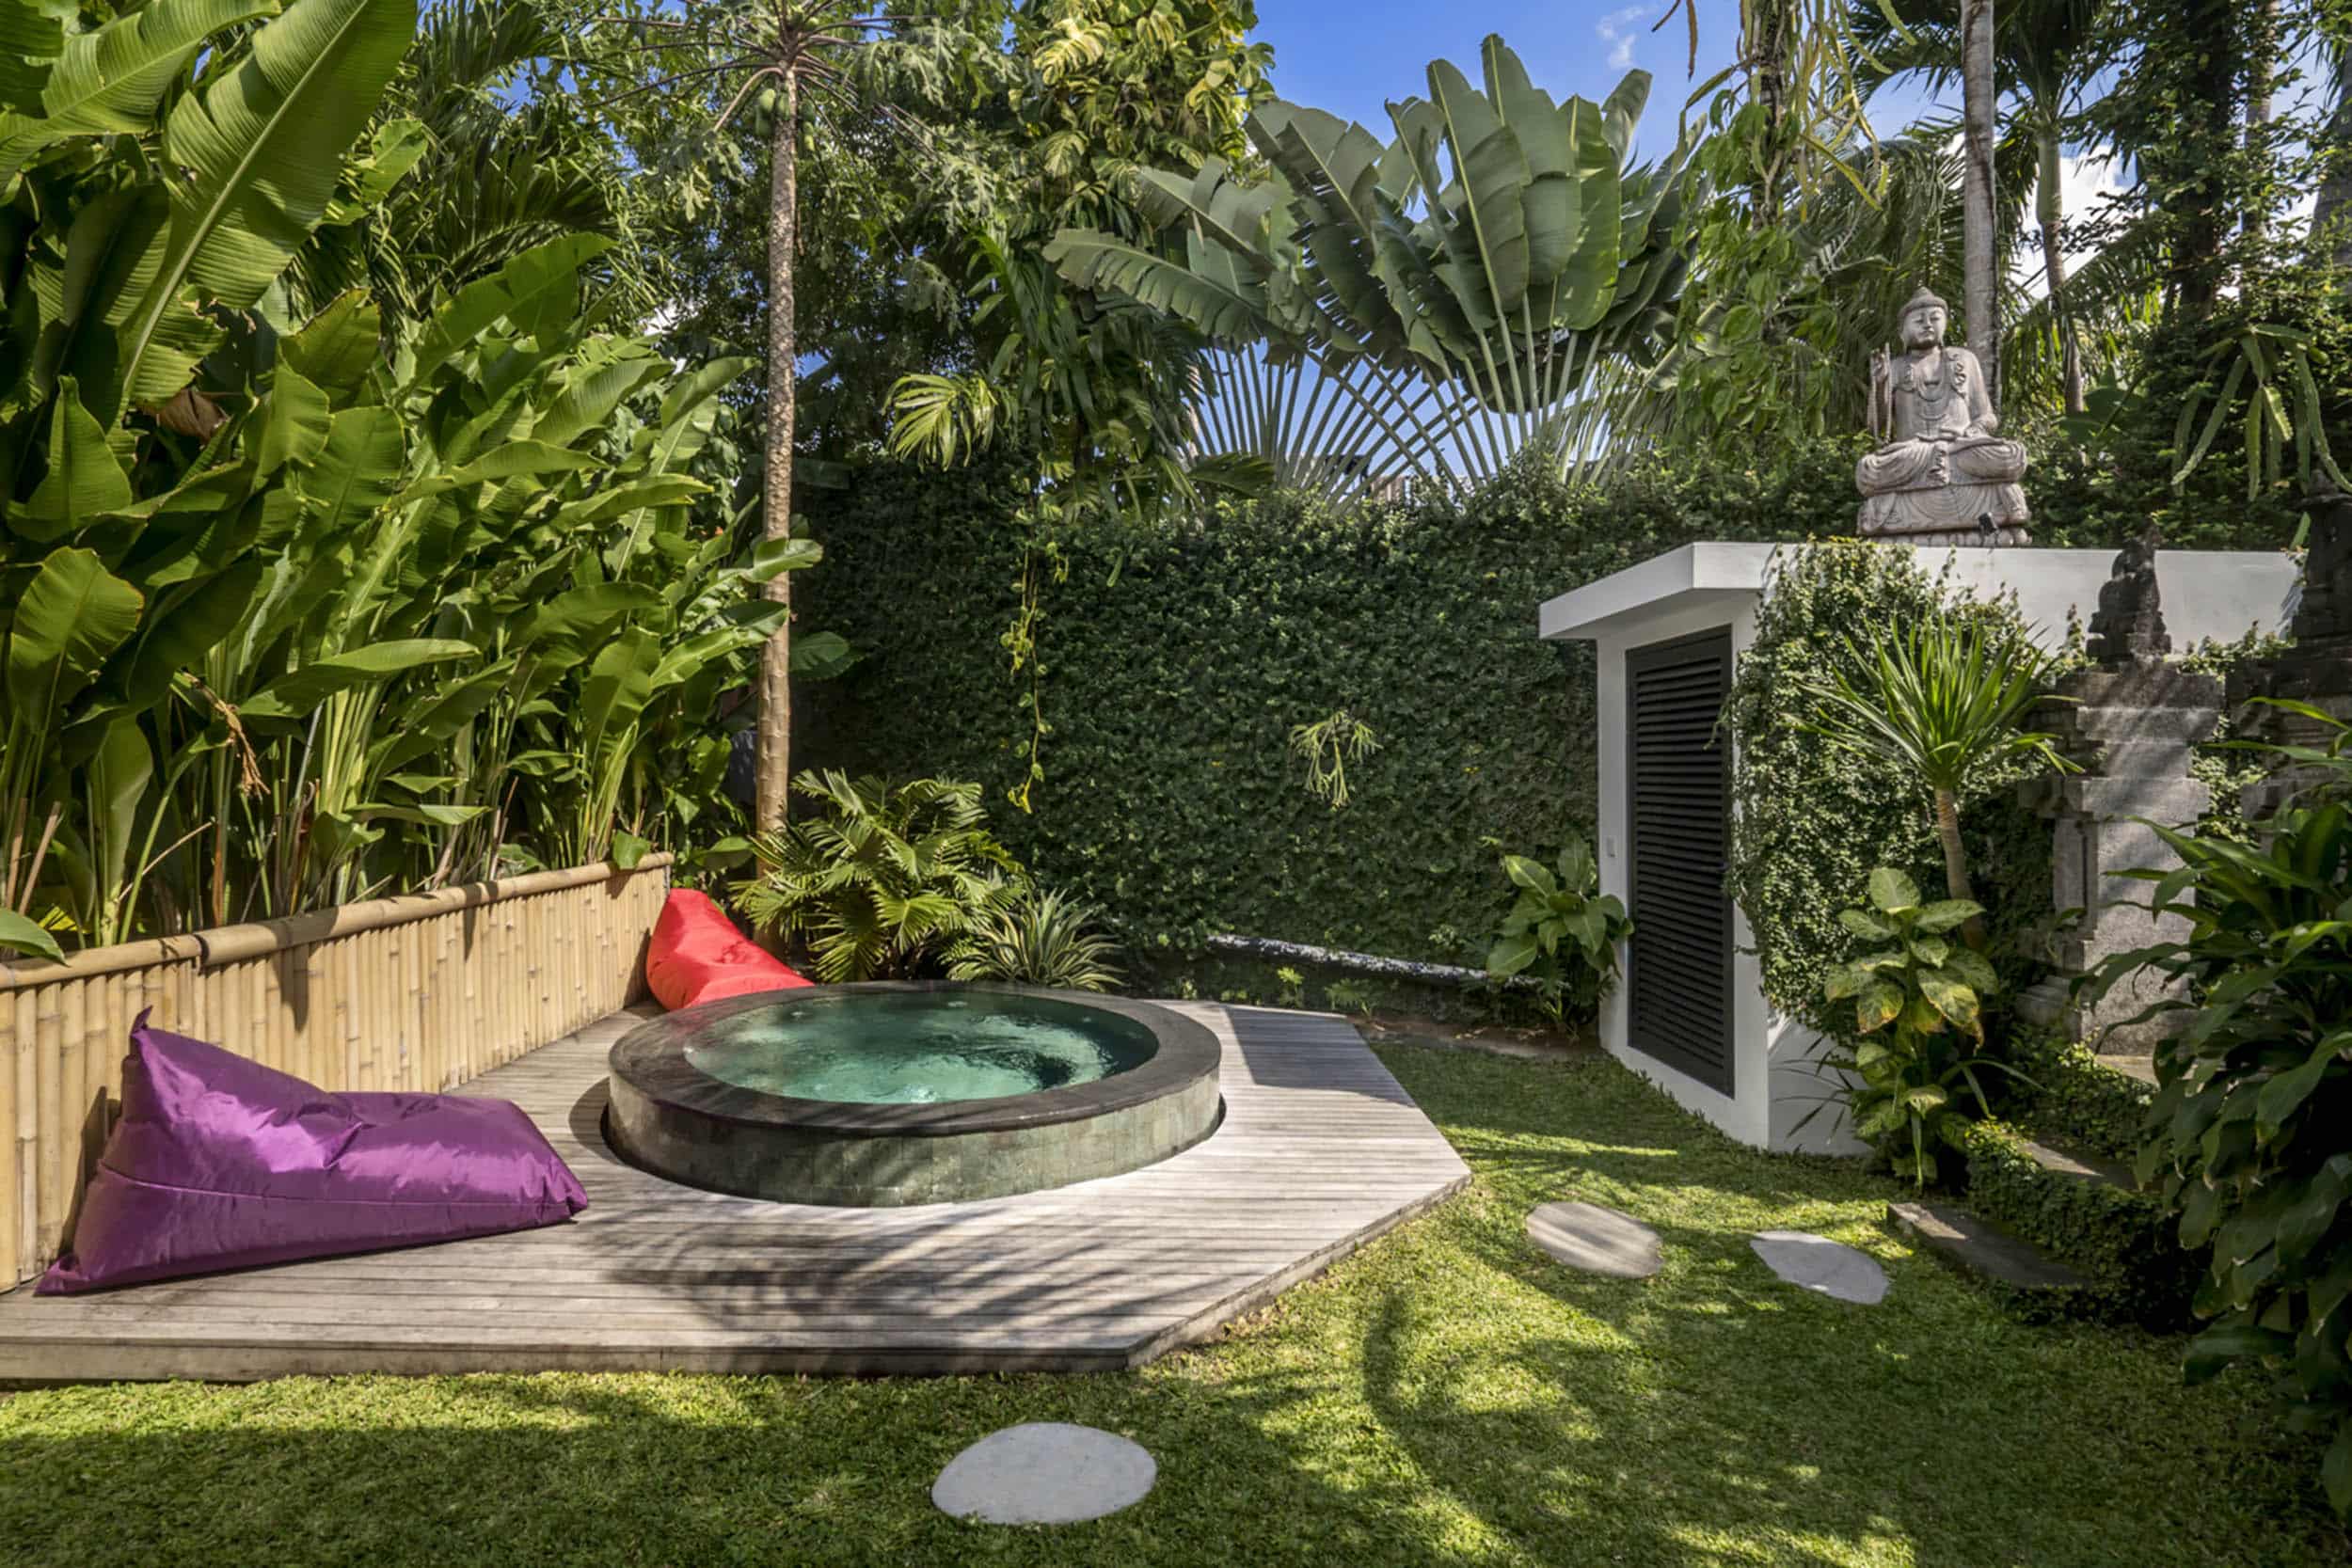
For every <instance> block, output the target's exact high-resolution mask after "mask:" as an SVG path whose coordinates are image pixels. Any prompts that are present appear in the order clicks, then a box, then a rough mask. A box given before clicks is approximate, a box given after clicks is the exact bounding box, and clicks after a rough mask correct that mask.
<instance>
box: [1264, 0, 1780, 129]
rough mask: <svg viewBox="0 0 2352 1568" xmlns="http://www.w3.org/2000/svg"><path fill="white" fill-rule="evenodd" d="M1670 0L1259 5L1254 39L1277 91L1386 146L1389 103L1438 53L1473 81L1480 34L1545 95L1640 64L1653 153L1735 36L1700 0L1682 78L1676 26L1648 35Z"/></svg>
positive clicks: (1730, 24)
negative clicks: (1507, 48)
mask: <svg viewBox="0 0 2352 1568" xmlns="http://www.w3.org/2000/svg"><path fill="white" fill-rule="evenodd" d="M1668 3H1669V0H1647V3H1645V4H1642V5H1625V4H1622V3H1612V0H1578V3H1575V4H1569V5H1563V4H1560V3H1559V0H1551V3H1549V4H1537V3H1535V0H1469V3H1461V0H1455V3H1452V4H1449V3H1446V0H1438V3H1436V4H1432V3H1431V0H1258V37H1260V38H1261V39H1263V40H1266V41H1267V42H1269V43H1271V44H1273V45H1274V90H1275V91H1276V92H1277V93H1278V94H1279V95H1280V96H1281V97H1283V98H1286V99H1289V100H1290V101H1291V102H1293V103H1308V104H1312V105H1313V106H1314V107H1316V108H1318V109H1327V110H1329V111H1331V112H1332V113H1333V114H1339V115H1344V116H1346V117H1347V118H1349V119H1356V120H1360V121H1361V122H1363V123H1364V124H1365V125H1367V126H1369V127H1371V128H1372V130H1374V131H1375V133H1377V134H1379V135H1381V136H1382V137H1383V138H1384V139H1385V138H1386V137H1387V136H1388V135H1390V134H1391V132H1390V127H1389V119H1388V115H1387V111H1386V110H1385V109H1384V108H1383V104H1384V103H1386V102H1387V100H1389V99H1391V98H1401V97H1403V96H1405V95H1406V94H1407V93H1419V94H1425V93H1426V91H1427V88H1426V87H1425V86H1424V85H1423V84H1424V81H1425V72H1426V68H1427V66H1428V64H1429V62H1430V61H1431V60H1432V59H1436V58H1438V57H1440V56H1442V57H1444V58H1446V59H1450V60H1452V61H1453V62H1454V64H1455V65H1457V66H1460V67H1461V68H1462V70H1463V71H1464V73H1465V74H1467V75H1468V76H1469V77H1470V79H1471V80H1472V81H1476V80H1478V76H1479V68H1478V45H1479V41H1480V40H1483V39H1484V38H1485V37H1486V35H1487V34H1488V33H1501V34H1502V37H1503V40H1504V41H1506V42H1507V43H1509V44H1510V45H1511V47H1512V48H1513V49H1514V50H1516V51H1518V55H1519V58H1521V59H1522V60H1525V61H1526V62H1527V73H1528V74H1529V75H1530V76H1531V77H1533V78H1534V81H1535V83H1536V85H1537V86H1539V87H1543V88H1545V89H1546V90H1547V91H1549V92H1550V93H1551V94H1552V95H1553V96H1555V97H1565V96H1566V95H1567V94H1569V93H1581V94H1583V95H1584V96H1585V97H1587V98H1590V99H1593V100H1595V101H1598V100H1600V99H1602V98H1605V97H1607V96H1608V95H1609V92H1610V90H1611V89H1612V88H1613V87H1615V86H1616V85H1617V83H1618V82H1619V81H1620V80H1621V79H1622V78H1623V77H1624V75H1625V73H1626V72H1627V71H1629V70H1631V69H1633V68H1635V67H1637V66H1638V67H1639V68H1641V69H1642V70H1645V71H1649V72H1650V73H1651V74H1652V75H1654V76H1655V77H1656V78H1657V81H1656V82H1655V83H1654V84H1653V85H1652V87H1651V89H1650V106H1649V109H1648V111H1647V112H1646V113H1645V114H1644V115H1643V117H1642V120H1643V130H1644V133H1645V134H1644V135H1643V138H1642V139H1643V144H1644V146H1645V148H1646V149H1648V150H1653V151H1655V150H1661V149H1662V148H1663V147H1664V146H1665V145H1668V144H1669V143H1670V141H1671V138H1672V136H1673V134H1674V119H1675V116H1676V114H1677V113H1678V112H1679V110H1680V109H1681V106H1682V101H1683V100H1684V99H1685V98H1687V97H1689V96H1690V93H1691V88H1692V87H1695V86H1696V85H1697V84H1698V82H1703V81H1705V80H1707V78H1708V77H1709V76H1711V75H1713V74H1714V73H1715V72H1716V71H1720V70H1721V69H1723V66H1724V62H1725V61H1726V60H1728V59H1729V58H1730V55H1731V50H1732V46H1733V44H1734V43H1735V42H1736V40H1737V38H1738V26H1739V23H1738V8H1737V5H1736V3H1735V0H1701V4H1700V6H1699V74H1698V77H1697V79H1696V81H1688V80H1686V79H1685V77H1684V70H1683V68H1684V64H1685V61H1686V60H1687V58H1688V55H1689V47H1690V34H1689V32H1688V30H1687V24H1686V23H1685V22H1684V20H1683V19H1682V18H1681V17H1679V16H1677V17H1676V18H1675V20H1674V21H1672V22H1671V23H1668V24H1666V26H1665V27H1664V28H1663V29H1662V30H1661V31H1659V32H1655V33H1653V32H1651V31H1650V27H1651V25H1652V24H1654V23H1656V22H1657V21H1658V19H1659V18H1660V17H1661V16H1663V15H1665V14H1666V8H1667V4H1668Z"/></svg>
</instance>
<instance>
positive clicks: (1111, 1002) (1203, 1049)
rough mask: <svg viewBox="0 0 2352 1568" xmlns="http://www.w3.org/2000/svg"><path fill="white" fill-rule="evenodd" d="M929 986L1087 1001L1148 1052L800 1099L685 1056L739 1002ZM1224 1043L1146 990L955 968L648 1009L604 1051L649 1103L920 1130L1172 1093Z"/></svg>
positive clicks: (1115, 1107) (764, 1118) (760, 1123)
mask: <svg viewBox="0 0 2352 1568" xmlns="http://www.w3.org/2000/svg"><path fill="white" fill-rule="evenodd" d="M926 992H937V993H942V994H946V995H966V996H968V995H975V994H978V995H989V996H1010V997H1020V998H1033V999H1036V1000H1040V1001H1045V1002H1052V1003H1057V1004H1060V1005H1063V1006H1073V1007H1082V1008H1092V1009H1094V1010H1096V1011H1098V1012H1104V1013H1109V1014H1111V1015H1113V1016H1114V1017H1117V1018H1121V1019H1125V1020H1126V1021H1128V1022H1132V1023H1136V1024H1139V1025H1141V1026H1142V1027H1143V1028H1144V1029H1146V1030H1147V1031H1149V1032H1150V1034H1151V1036H1152V1044H1153V1047H1154V1049H1153V1051H1152V1055H1151V1057H1150V1059H1148V1060H1146V1061H1144V1062H1141V1063H1139V1064H1137V1065H1136V1066H1135V1067H1133V1068H1130V1069H1127V1070H1126V1071H1124V1072H1116V1073H1113V1074H1111V1075H1110V1076H1108V1077H1106V1078H1098V1079H1095V1080H1094V1081H1093V1082H1091V1083H1087V1084H1070V1085H1063V1086H1061V1087H1059V1088H1053V1089H1039V1090H1035V1091H1033V1092H1031V1093H1028V1094H1015V1095H1001V1096H997V1097H995V1098H993V1099H988V1100H948V1101H933V1102H930V1103H928V1104H879V1103H869V1102H866V1101H849V1100H801V1099H796V1098H794V1097H792V1096H790V1095H780V1094H770V1093H768V1092H766V1091H765V1090H762V1089H750V1088H745V1087H743V1086H741V1085H737V1084H729V1083H725V1082H723V1081H722V1080H720V1079H717V1078H713V1077H711V1076H710V1075H709V1074H708V1073H706V1072H704V1071H703V1070H702V1069H700V1068H697V1067H695V1066H694V1065H693V1064H692V1063H691V1062H690V1061H688V1060H687V1059H686V1047H687V1046H688V1045H689V1044H691V1043H692V1042H693V1040H694V1038H695V1037H696V1036H697V1035H698V1034H699V1033H700V1032H701V1031H702V1030H703V1029H706V1028H707V1027H709V1026H710V1025H711V1024H714V1023H719V1022H724V1021H725V1020H727V1019H730V1018H733V1017H735V1016H736V1015H738V1014H739V1013H747V1012H754V1011H756V1010H758V1009H760V1008H763V1007H772V1006H777V1005H778V1004H779V1003H799V1002H818V1001H830V1000H835V999H842V998H848V997H852V996H861V995H864V996H870V995H875V994H878V993H898V994H920V993H926ZM1222 1055H1223V1051H1222V1049H1221V1048H1220V1047H1219V1045H1218V1044H1217V1039H1216V1036H1215V1035H1214V1034H1212V1033H1210V1031H1209V1030H1208V1028H1207V1027H1206V1026H1205V1025H1202V1024H1200V1023H1196V1022H1193V1021H1192V1020H1191V1019H1188V1018H1185V1017H1184V1016H1182V1015H1181V1014H1178V1013H1175V1012H1172V1011H1170V1010H1169V1009H1168V1008H1166V1007H1160V1006H1153V1005H1152V1004H1151V1003H1148V1002H1130V1001H1128V1000H1126V999H1125V998H1123V997H1116V996H1104V995H1102V994H1100V993H1098V992H1094V991H1076V990H1049V989H1047V988H1044V987H1041V986H1006V985H994V984H989V983H984V982H979V981H959V980H866V981H861V982H858V983H856V984H853V985H839V986H796V987H793V988H791V989H790V990H770V991H755V992H753V993H752V994H750V995H746V996H731V997H728V998H726V999H725V1000H723V1001H720V1002H705V1003H702V1004H700V1005H698V1006H691V1007H681V1008H679V1009H678V1010H677V1011H676V1012H674V1013H665V1014H663V1015H662V1016H661V1017H660V1018H656V1019H649V1020H647V1021H646V1022H644V1023H641V1024H639V1025H638V1026H637V1027H636V1028H634V1029H631V1030H630V1031H629V1032H628V1034H626V1035H624V1036H622V1037H620V1038H619V1039H618V1040H616V1041H614V1042H613V1045H612V1053H611V1056H610V1058H609V1061H610V1066H611V1069H612V1077H613V1079H614V1080H615V1081H616V1083H619V1084H626V1085H628V1086H629V1087H630V1088H631V1089H634V1090H635V1091H636V1092H637V1093H639V1094H640V1095H643V1096H644V1098H645V1099H647V1100H649V1101H653V1102H655V1103H656V1104H658V1105H664V1106H670V1107H675V1108H676V1109H678V1110H683V1111H689V1112H691V1113H693V1114H695V1115H698V1116H702V1117H708V1118H710V1119H712V1120H716V1121H722V1122H726V1123H729V1124H732V1125H734V1126H739V1127H748V1128H778V1129H787V1128H788V1129H797V1130H801V1131H805V1132H838V1133H846V1134H850V1135H852V1136H854V1135H858V1134H866V1135H875V1134H882V1135H887V1136H892V1137H915V1138H922V1137H949V1136H957V1135H962V1134H967V1133H975V1132H1006V1131H1010V1130H1014V1129H1019V1128H1027V1127H1046V1126H1051V1125H1053V1124H1054V1123H1057V1122H1065V1121H1082V1120H1087V1119H1089V1118H1091V1117H1100V1116H1104V1115H1107V1114H1109V1113H1112V1112H1116V1111H1124V1110H1131V1109H1133V1108H1135V1107H1136V1106H1139V1105H1145V1104H1149V1103H1151V1102H1152V1101H1157V1100H1162V1099H1165V1098H1166V1097H1168V1095H1171V1094H1175V1093H1178V1092H1180V1091H1182V1090H1183V1089H1184V1088H1186V1087H1187V1086H1189V1085H1193V1084H1196V1083H1198V1082H1199V1081H1200V1080H1201V1079H1202V1078H1211V1079H1214V1078H1215V1077H1216V1071H1217V1064H1218V1062H1219V1060H1220V1058H1221V1057H1222Z"/></svg>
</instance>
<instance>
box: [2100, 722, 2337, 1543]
mask: <svg viewBox="0 0 2352 1568" xmlns="http://www.w3.org/2000/svg"><path fill="white" fill-rule="evenodd" d="M2280 706H2284V707H2289V708H2292V709H2293V710H2294V711H2296V712H2297V713H2299V714H2302V715H2304V716H2305V717H2307V718H2310V719H2312V720H2314V721H2318V722H2321V723H2323V724H2326V725H2328V727H2329V729H2330V730H2331V731H2332V732H2333V735H2332V738H2331V739H2330V740H2329V742H2328V746H2327V747H2326V748H2325V749H2324V750H2322V749H2314V748H2308V747H2285V748H2276V749H2274V754H2276V755H2277V756H2279V757H2280V760H2282V761H2285V762H2288V763H2292V764H2295V765H2297V766H2299V767H2302V768H2312V769H2313V770H2315V772H2316V775H2317V782H2316V783H2314V784H2312V785H2311V786H2309V787H2308V788H2306V789H2305V790H2304V791H2303V792H2302V793H2301V794H2299V795H2297V796H2296V798H2295V799H2294V800H2291V801H2290V802H2289V803H2288V804H2287V805H2286V806H2285V807H2283V808H2282V809H2280V811H2279V812H2278V813H2277V814H2276V815H2275V816H2272V817H2271V819H2270V820H2269V821H2268V822H2267V823H2265V825H2264V827H2265V838H2266V842H2265V844H2263V845H2262V846H2261V847H2249V846H2248V845H2244V844H2240V843H2237V842H2235V841H2233V840H2232V839H2229V838H2226V837H2222V836H2219V835H2217V834H2206V833H2194V834H2192V833H2184V832H2177V831H2175V830H2172V829H2169V828H2166V827H2163V826H2160V825H2158V826H2156V828H2155V831H2156V832H2158V833H2160V834H2161V835H2162V836H2163V838H2164V840H2165V842H2166V843H2167V844H2169V845H2170V846H2171V847H2172V848H2173V850H2174V851H2175V852H2176V853H2177V854H2178V855H2179V856H2180V858H2181V866H2180V868H2179V869H2178V870H2175V871H2172V872H2169V873H2156V872H2140V873H2134V875H2137V876H2139V877H2141V878H2143V879H2147V880H2149V881H2152V882H2153V884H2154V886H2153V890H2152V893H2151V895H2150V904H2151V906H2152V908H2153V909H2154V910H2156V911H2159V912H2160V913H2163V914H2166V915H2170V916H2173V917H2176V918H2177V919H2179V920H2181V921H2183V922H2185V923H2186V924H2185V928H2186V932H2187V934H2186V935H2185V937H2183V938H2182V939H2181V940H2179V941H2176V942H2163V943H2159V944H2156V945H2153V946H2151V947H2147V948H2143V949H2140V950H2138V951H2137V952H2132V953H2124V954H2118V955H2117V956H2116V957H2114V958H2111V959H2109V960H2108V961H2107V962H2106V964H2103V965H2102V966H2101V968H2100V970H2099V973H2098V980H2099V982H2100V984H2101V985H2102V986H2112V985H2114V984H2116V983H2117V982H2119V981H2121V980H2122V979H2123V978H2124V977H2126V976H2127V975H2130V974H2133V973H2134V972H2136V971H2137V970H2138V969H2140V968H2141V967H2142V966H2147V967H2153V969H2155V970H2156V971H2158V972H2159V973H2161V974H2165V975H2167V976H2169V977H2170V978H2171V979H2172V980H2174V981H2177V982H2178V983H2179V985H2180V987H2181V994H2178V995H2174V996H2171V997H2168V998H2166V999H2164V1000H2162V1001H2159V1002H2157V1003H2155V1004H2153V1005H2152V1006H2151V1007H2150V1009H2149V1011H2150V1012H2151V1013H2156V1014H2161V1013H2180V1014H2185V1015H2186V1018H2185V1028H2183V1029H2182V1030H2181V1032H2180V1033H2179V1034H2178V1035H2176V1036H2175V1037H2172V1038H2169V1039H2168V1040H2165V1041H2163V1042H2162V1043H2161V1044H2160V1045H2159V1046H2158V1047H2157V1050H2156V1053H2155V1059H2156V1081H2157V1090H2156V1099H2155V1104H2154V1106H2153V1110H2152V1111H2151V1112H2150V1115H2149V1118H2148V1123H2147V1131H2148V1142H2147V1145H2146V1147H2145V1148H2144V1149H2143V1150H2142V1152H2141V1154H2140V1161H2139V1164H2140V1174H2141V1177H2142V1178H2143V1180H2145V1179H2150V1178H2153V1177H2157V1176H2161V1177H2162V1179H2163V1191H2164V1196H2165V1199H2166V1201H2167V1202H2168V1203H2169V1204H2170V1205H2171V1206H2173V1207H2174V1208H2175V1209H2177V1210H2178V1211H2179V1213H2180V1239H2181V1243H2182V1245H2184V1246H2185V1247H2188V1248H2191V1249H2193V1250H2196V1251H2198V1252H2201V1253H2209V1254H2210V1258H2209V1260H2208V1263H2207V1267H2206V1271H2205V1277H2204V1279H2203V1281H2202V1283H2201V1285H2200V1287H2199V1289H2198V1292H2197V1299H2196V1308H2197V1311H2198V1313H2199V1315H2200V1316H2201V1317H2204V1318H2207V1319H2210V1320H2212V1326H2210V1327H2208V1328H2207V1329H2206V1330H2205V1331H2204V1332H2203V1333H2201V1334H2200V1335H2199V1336H2198V1337H2197V1338H2196V1339H2195V1340H2194V1341H2192V1342H2191V1344H2190V1346H2189V1352H2188V1359H2187V1371H2188V1375H2189V1377H2190V1378H2191V1379H2192V1380H2198V1379H2202V1378H2206V1377H2211V1376H2213V1375H2214V1374H2216V1373H2217V1372H2218V1371H2220V1370H2222V1369H2223V1368H2225V1367H2227V1366H2229V1365H2230V1364H2232V1363H2233V1362H2239V1361H2247V1362H2253V1363H2256V1364H2258V1365H2260V1366H2263V1367H2265V1368H2267V1369H2268V1370H2271V1371H2272V1372H2273V1373H2275V1374H2276V1375H2277V1376H2278V1378H2279V1382H2280V1390H2281V1392H2282V1394H2283V1395H2284V1396H2285V1398H2286V1401H2287V1402H2288V1407H2289V1411H2290V1414H2291V1418H2292V1419H2293V1420H2294V1422H2295V1424H2296V1426H2298V1427H2299V1428H2302V1429H2304V1430H2310V1431H2317V1432H2326V1433H2333V1438H2332V1442H2331V1443H2330V1445H2329V1447H2328V1451H2327V1457H2326V1459H2325V1460H2324V1462H2323V1465H2322V1478H2323V1480H2324V1482H2325V1484H2326V1487H2327V1491H2328V1498H2329V1500H2330V1501H2332V1502H2333V1503H2334V1504H2335V1506H2336V1508H2337V1509H2338V1511H2339V1512H2343V1513H2352V1205H2347V1202H2346V1199H2347V1198H2352V1023H2348V1022H2347V1020H2352V756H2347V755H2346V754H2345V752H2346V747H2347V743H2352V729H2346V728H2345V727H2344V725H2342V724H2339V723H2337V722H2336V721H2333V720H2331V719H2329V718H2328V716H2327V715H2325V714H2322V713H2319V712H2318V711H2317V710H2315V709H2312V708H2308V707H2304V706H2302V705H2298V704H2281V705H2280Z"/></svg>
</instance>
